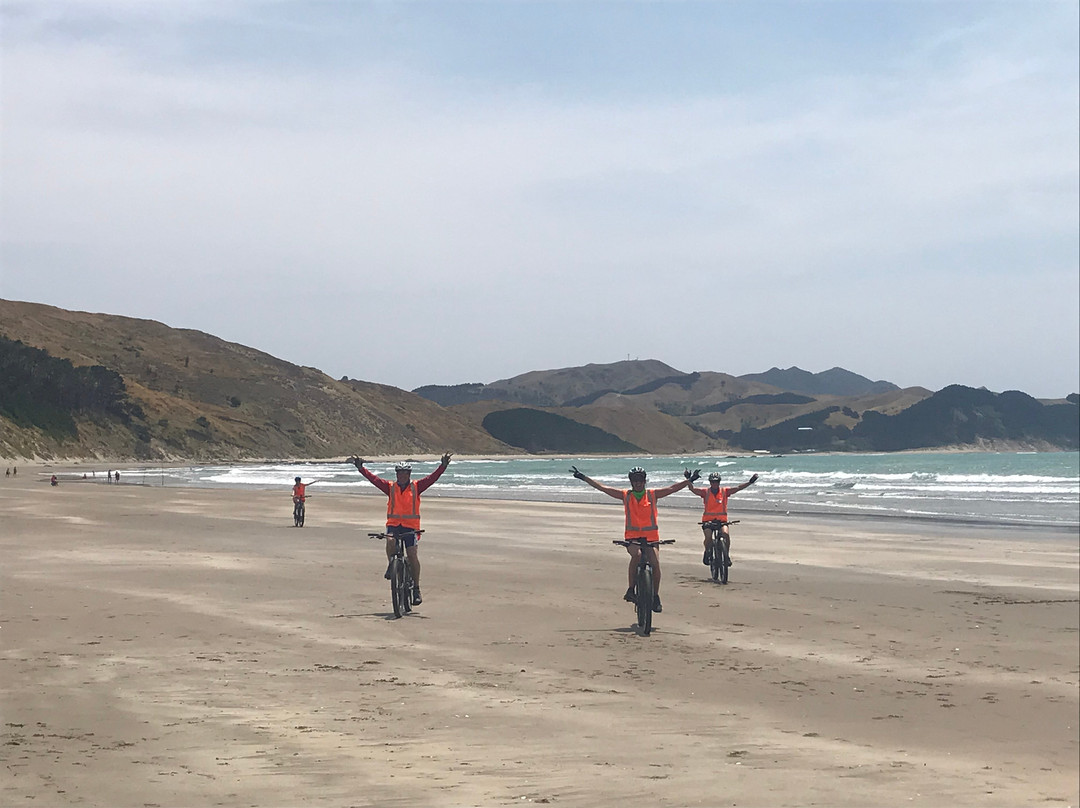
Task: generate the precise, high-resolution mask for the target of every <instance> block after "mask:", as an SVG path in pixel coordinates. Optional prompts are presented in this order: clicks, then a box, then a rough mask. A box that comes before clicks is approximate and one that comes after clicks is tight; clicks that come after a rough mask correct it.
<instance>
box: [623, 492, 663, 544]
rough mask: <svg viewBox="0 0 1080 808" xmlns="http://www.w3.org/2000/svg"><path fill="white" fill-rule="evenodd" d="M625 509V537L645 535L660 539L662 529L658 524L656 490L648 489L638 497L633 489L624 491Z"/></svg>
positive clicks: (650, 538)
mask: <svg viewBox="0 0 1080 808" xmlns="http://www.w3.org/2000/svg"><path fill="white" fill-rule="evenodd" d="M623 509H624V510H625V511H626V530H625V531H624V533H623V538H627V539H636V538H640V537H642V536H644V537H645V538H647V539H648V540H649V541H651V542H653V541H660V529H659V528H658V527H657V526H656V492H655V491H646V492H645V496H643V497H642V498H641V499H638V498H637V497H636V496H634V492H633V491H632V490H626V491H623Z"/></svg>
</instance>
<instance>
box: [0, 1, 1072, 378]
mask: <svg viewBox="0 0 1080 808" xmlns="http://www.w3.org/2000/svg"><path fill="white" fill-rule="evenodd" d="M1078 8H1080V6H1078V4H1077V3H1076V2H1073V0H1070V1H1069V2H1052V1H1051V0H1045V1H1044V2H1036V1H1032V2H1020V1H1019V0H1016V1H1015V2H1002V3H995V2H949V1H948V0H937V1H936V2H925V1H922V2H885V1H884V0H875V1H874V2H845V1H844V0H830V1H829V2H813V1H812V0H805V1H804V2H770V0H747V1H746V2H737V1H736V0H731V1H730V2H677V1H676V0H668V1H667V2H644V1H637V2H632V1H631V0H623V1H619V0H607V1H606V2H574V0H561V1H558V0H548V1H547V2H527V1H526V0H522V1H520V2H513V1H511V0H507V1H506V2H495V1H494V0H489V1H488V2H455V1H454V0H443V1H441V2H420V0H414V1H412V2H395V1H394V0H380V1H378V2H375V1H372V2H364V1H363V0H357V1H356V2H285V0H276V1H275V2H248V1H246V0H212V2H200V0H64V1H60V2H57V1H54V0H33V2H23V1H22V0H4V3H3V4H2V5H0V298H5V299H9V300H25V301H32V302H39V303H47V304H50V305H54V306H60V307H62V308H66V309H77V310H81V311H97V312H106V313H109V314H120V315H125V316H129V317H138V318H146V319H152V320H158V321H160V322H164V323H166V324H168V325H170V326H174V327H177V328H192V329H197V330H200V331H205V332H208V333H211V334H214V335H215V336H218V337H221V338H223V339H226V340H229V341H231V342H238V343H242V344H244V345H248V346H251V347H254V348H257V349H259V350H262V351H265V352H267V353H270V354H273V355H274V356H277V357H280V358H282V359H285V360H288V361H290V362H294V363H296V364H301V365H307V366H312V367H317V368H319V369H320V370H323V371H325V372H326V373H328V374H329V375H331V376H333V377H335V378H339V377H341V376H349V377H351V378H354V379H363V380H366V381H373V382H380V383H383V384H390V385H394V386H397V387H401V388H405V389H413V388H415V387H418V386H421V385H425V384H458V383H464V382H492V381H495V380H498V379H503V378H508V377H511V376H514V375H517V374H520V373H525V372H528V371H531V370H541V369H551V368H562V367H572V366H577V365H584V364H588V363H607V362H616V361H619V360H624V359H628V358H629V359H658V360H661V361H663V362H666V363H667V364H669V365H671V366H672V367H674V368H676V369H678V370H680V371H684V372H692V371H720V372H724V373H731V374H733V375H741V374H746V373H757V372H762V371H765V370H768V369H769V368H771V367H774V366H775V367H781V368H787V367H792V366H797V367H800V368H802V369H804V370H808V371H812V372H819V371H824V370H828V369H829V368H832V367H843V368H846V369H847V370H850V371H853V372H855V373H859V374H862V375H863V376H866V377H868V378H871V379H873V380H879V379H883V380H886V381H890V382H893V383H894V384H898V385H900V386H901V387H909V386H921V387H926V388H929V389H931V390H938V389H941V388H942V387H945V386H947V385H949V384H965V385H969V386H972V387H987V388H989V389H991V390H994V391H998V392H1000V391H1004V390H1022V391H1024V392H1027V393H1030V394H1031V395H1035V396H1038V397H1043V398H1060V397H1064V396H1065V395H1067V394H1069V393H1072V392H1077V391H1078V390H1080V145H1078V144H1080V79H1078V76H1080V34H1078V30H1080V11H1078ZM0 331H2V323H0Z"/></svg>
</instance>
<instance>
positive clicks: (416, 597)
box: [412, 586, 424, 606]
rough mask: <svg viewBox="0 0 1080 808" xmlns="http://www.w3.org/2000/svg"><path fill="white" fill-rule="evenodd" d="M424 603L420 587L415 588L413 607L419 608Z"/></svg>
mask: <svg viewBox="0 0 1080 808" xmlns="http://www.w3.org/2000/svg"><path fill="white" fill-rule="evenodd" d="M423 602H424V599H423V598H422V597H420V587H418V586H414V587H413V590H412V605H413V606H419V605H420V604H421V603H423Z"/></svg>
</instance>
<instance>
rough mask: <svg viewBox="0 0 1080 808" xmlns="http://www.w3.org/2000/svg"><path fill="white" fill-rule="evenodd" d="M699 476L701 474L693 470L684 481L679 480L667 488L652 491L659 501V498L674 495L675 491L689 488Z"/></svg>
mask: <svg viewBox="0 0 1080 808" xmlns="http://www.w3.org/2000/svg"><path fill="white" fill-rule="evenodd" d="M700 476H701V472H700V471H698V470H697V469H694V470H693V471H692V472H690V476H689V477H687V478H686V479H685V480H680V481H679V482H677V483H674V484H672V485H669V486H668V487H667V488H657V489H654V491H655V493H656V498H657V499H661V498H663V497H666V496H668V495H670V494H674V493H675V492H676V491H681V490H682V489H684V488H690V487H691V486H692V485H693V483H694V480H696V479H697V478H698V477H700Z"/></svg>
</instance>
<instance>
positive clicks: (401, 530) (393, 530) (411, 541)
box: [386, 525, 420, 547]
mask: <svg viewBox="0 0 1080 808" xmlns="http://www.w3.org/2000/svg"><path fill="white" fill-rule="evenodd" d="M419 529H420V528H418V527H405V525H387V526H386V532H387V533H389V534H390V535H391V536H401V535H402V534H405V533H407V534H408V535H407V536H404V538H402V540H401V543H402V544H404V545H405V546H406V547H415V546H416V540H417V535H416V533H414V532H413V531H416V530H419Z"/></svg>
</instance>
